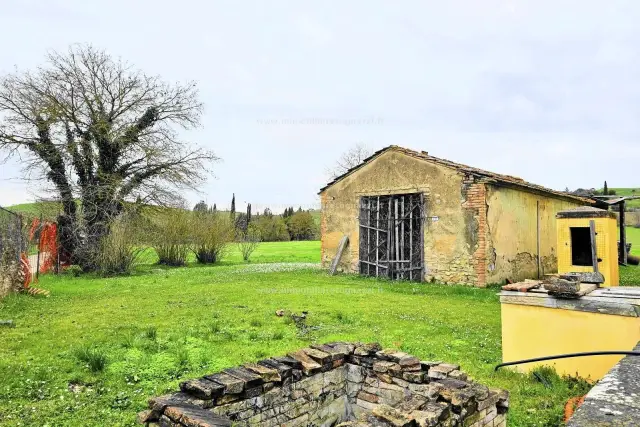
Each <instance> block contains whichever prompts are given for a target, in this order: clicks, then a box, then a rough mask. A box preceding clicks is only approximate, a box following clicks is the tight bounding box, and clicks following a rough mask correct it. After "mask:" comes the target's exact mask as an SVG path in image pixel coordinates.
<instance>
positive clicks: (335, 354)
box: [310, 344, 349, 361]
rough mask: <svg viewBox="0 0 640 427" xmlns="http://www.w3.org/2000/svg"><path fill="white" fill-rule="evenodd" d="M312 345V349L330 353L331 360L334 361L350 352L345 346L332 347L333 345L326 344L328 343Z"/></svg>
mask: <svg viewBox="0 0 640 427" xmlns="http://www.w3.org/2000/svg"><path fill="white" fill-rule="evenodd" d="M310 347H311V348H312V349H315V350H318V351H321V352H323V353H327V354H329V355H330V356H331V360H332V361H336V360H340V359H344V358H345V357H347V355H348V354H349V352H348V351H347V350H346V349H345V348H336V347H331V346H329V345H326V344H321V345H316V344H313V345H311V346H310ZM312 357H313V356H312Z"/></svg>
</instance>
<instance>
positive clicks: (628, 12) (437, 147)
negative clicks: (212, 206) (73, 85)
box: [0, 0, 640, 206]
mask: <svg viewBox="0 0 640 427" xmlns="http://www.w3.org/2000/svg"><path fill="white" fill-rule="evenodd" d="M5 3H7V4H3V16H5V17H6V19H5V21H4V24H5V25H4V26H3V27H1V28H0V38H1V39H3V40H12V43H7V44H6V45H5V46H3V48H4V50H3V55H2V57H1V58H0V72H6V71H10V70H11V69H12V67H13V65H14V64H17V65H19V66H20V68H22V69H25V68H29V67H33V66H35V65H37V64H39V63H40V62H41V61H42V60H43V57H44V54H45V53H46V50H47V49H49V48H56V49H64V48H65V47H66V46H67V45H68V44H70V43H74V42H92V43H94V44H95V45H97V46H100V47H104V48H106V49H107V50H108V51H109V52H111V53H112V54H114V55H121V56H123V57H124V58H126V59H128V60H129V61H131V62H132V63H134V64H135V65H136V66H138V67H140V68H142V69H144V70H145V71H147V72H149V73H151V74H160V75H162V76H163V77H165V78H167V79H170V80H191V79H194V80H197V81H198V82H199V86H200V87H201V90H202V93H201V95H202V100H203V101H204V102H205V104H206V113H205V117H204V118H203V124H204V128H203V129H201V130H199V131H197V132H194V133H191V134H189V135H190V137H191V138H192V139H193V140H194V141H196V142H199V143H201V144H203V145H206V146H208V147H210V148H213V149H214V150H215V151H216V152H217V153H218V155H220V156H221V157H223V159H224V162H223V163H220V164H218V165H216V167H215V171H216V176H217V179H214V180H211V181H210V182H209V183H208V184H206V185H205V186H203V187H202V189H201V190H202V193H203V195H204V197H206V199H207V200H208V201H210V202H217V203H218V204H227V203H228V201H229V200H230V196H231V193H232V192H235V193H236V194H237V195H238V197H240V198H242V200H246V201H251V202H252V204H254V206H255V205H258V204H263V205H267V204H273V205H285V204H296V205H297V204H309V203H313V202H314V201H315V200H316V198H315V197H316V196H315V194H316V192H317V190H318V189H319V187H321V186H322V185H323V184H324V178H323V176H324V169H325V168H326V167H327V166H328V165H329V164H331V163H332V162H333V161H334V159H335V158H337V157H338V156H339V154H340V152H341V151H343V150H345V149H346V148H348V147H349V146H350V145H352V144H355V143H356V142H362V143H364V144H368V145H370V146H371V147H373V148H380V147H382V146H384V145H389V144H398V145H406V146H410V147H413V148H417V149H426V150H428V151H429V152H431V153H432V154H434V155H439V156H441V157H445V158H450V159H452V160H457V161H460V162H462V163H468V164H472V165H474V166H478V167H483V168H485V169H490V170H495V171H496V172H503V173H509V174H513V175H518V176H521V177H523V178H525V179H529V180H531V181H534V182H538V183H540V184H543V185H547V186H550V187H554V188H564V187H565V186H569V187H578V186H580V187H588V186H589V187H590V186H599V185H600V182H602V181H604V180H605V179H607V180H608V181H609V182H615V184H612V185H629V186H633V185H635V186H637V185H639V183H638V182H637V181H634V179H635V178H634V177H633V175H632V174H629V173H628V172H627V171H628V169H627V168H621V167H619V160H618V159H619V158H620V154H619V153H624V161H625V162H626V163H627V164H630V165H632V164H634V162H638V161H640V152H638V149H637V148H636V147H637V146H638V144H637V139H638V137H640V122H639V121H638V120H637V118H638V117H640V102H639V101H640V81H639V80H638V78H637V76H638V75H639V74H640V63H639V61H638V49H639V48H638V46H640V43H639V42H640V29H638V27H637V25H636V23H637V22H638V18H640V3H638V2H635V1H625V0H614V1H611V2H607V3H603V2H599V1H595V0H589V1H578V0H537V1H534V0H487V1H469V0H452V1H448V2H436V1H433V0H432V1H426V2H420V1H417V0H416V1H407V2H402V3H397V4H392V3H389V2H387V1H385V0H371V1H366V2H365V1H363V0H354V1H351V2H339V1H337V0H328V1H327V2H321V3H300V2H294V1H292V0H291V1H289V0H274V1H273V2H268V3H266V2H264V3H263V2H260V3H259V2H255V3H251V7H248V6H247V4H246V3H244V4H243V3H237V2H225V1H221V2H215V3H214V2H200V1H195V0H183V1H182V2H181V3H180V7H175V2H170V1H168V0H162V1H156V2H150V0H147V1H139V2H131V1H125V0H114V1H113V2H111V5H112V6H111V7H110V8H104V7H99V6H98V5H96V4H95V3H94V2H83V1H80V0H64V1H58V2H46V4H43V5H40V6H41V7H39V8H35V9H37V10H36V11H35V12H34V11H33V9H34V7H33V4H32V5H28V4H25V3H22V2H11V3H8V2H5ZM38 4H39V3H38ZM122 10H127V13H124V14H123V13H122V12H121V11H122ZM114 28H117V31H114ZM18 32H21V33H23V34H27V36H25V37H20V38H15V37H14V35H15V34H16V33H18ZM370 117H379V118H381V119H382V123H381V124H376V125H354V126H345V125H338V124H333V125H314V126H311V125H301V124H286V123H283V124H279V125H260V124H259V123H258V121H259V120H263V119H270V118H271V119H278V120H282V121H283V122H284V121H286V120H295V119H299V120H304V119H323V118H324V119H338V120H344V121H346V120H353V119H363V118H370ZM569 157H571V158H573V159H574V160H575V161H570V162H567V158H569ZM585 164H586V165H594V164H597V165H598V167H597V168H593V167H584V166H583V165H585ZM18 173H19V170H18V167H17V166H16V165H14V166H5V167H3V168H2V169H1V170H0V180H6V179H7V178H11V177H15V176H17V175H18ZM0 182H5V181H0ZM5 194H7V195H8V194H9V193H5V192H3V193H0V204H2V203H5V204H6V203H7V202H6V201H5V199H6V200H8V199H9V198H11V200H16V197H19V196H15V193H12V194H14V195H12V196H5ZM203 195H194V196H192V200H193V201H194V202H195V201H196V200H197V199H199V198H201V197H203Z"/></svg>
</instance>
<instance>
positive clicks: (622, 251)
mask: <svg viewBox="0 0 640 427" xmlns="http://www.w3.org/2000/svg"><path fill="white" fill-rule="evenodd" d="M618 206H620V248H619V251H618V252H619V256H618V262H619V263H620V264H622V265H627V230H626V228H625V226H624V222H625V218H624V208H625V202H624V200H623V201H622V202H621V203H620V204H619V205H618Z"/></svg>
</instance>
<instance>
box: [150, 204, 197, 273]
mask: <svg viewBox="0 0 640 427" xmlns="http://www.w3.org/2000/svg"><path fill="white" fill-rule="evenodd" d="M191 226H192V221H191V212H189V211H186V210H183V209H167V210H164V211H162V212H159V213H157V214H156V215H155V217H154V218H153V232H152V236H153V237H152V240H153V247H154V249H155V250H156V253H157V254H158V263H159V264H164V265H170V266H183V265H186V264H187V256H188V255H189V250H190V242H191V239H190V237H189V236H190V235H191V234H192V232H191Z"/></svg>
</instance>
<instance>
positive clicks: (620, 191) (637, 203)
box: [600, 187, 640, 208]
mask: <svg viewBox="0 0 640 427" xmlns="http://www.w3.org/2000/svg"><path fill="white" fill-rule="evenodd" d="M610 190H614V191H615V192H616V196H640V188H632V187H629V188H610ZM600 191H602V188H601V189H600ZM626 205H627V208H640V199H636V200H627V202H626Z"/></svg>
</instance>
